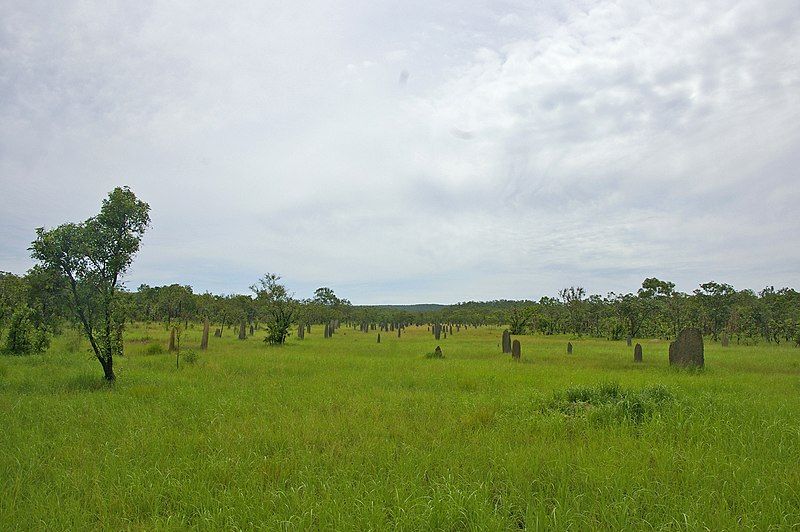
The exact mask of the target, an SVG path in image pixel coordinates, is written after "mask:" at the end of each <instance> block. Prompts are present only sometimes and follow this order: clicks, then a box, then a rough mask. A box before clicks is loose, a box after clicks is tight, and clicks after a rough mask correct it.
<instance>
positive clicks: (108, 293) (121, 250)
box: [30, 187, 150, 381]
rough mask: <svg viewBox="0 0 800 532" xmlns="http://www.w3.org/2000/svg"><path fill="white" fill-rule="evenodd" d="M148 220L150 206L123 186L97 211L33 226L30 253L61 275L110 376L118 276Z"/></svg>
mask: <svg viewBox="0 0 800 532" xmlns="http://www.w3.org/2000/svg"><path fill="white" fill-rule="evenodd" d="M149 224H150V206H149V205H148V204H147V203H144V202H143V201H140V200H139V199H137V198H136V196H135V195H134V193H133V192H132V191H131V190H130V189H129V188H128V187H117V188H115V189H114V190H112V191H111V192H110V193H109V195H108V197H107V198H106V199H105V200H103V205H102V207H101V208H100V214H98V215H97V216H94V217H92V218H89V219H88V220H86V221H85V222H83V223H79V224H75V223H67V224H63V225H60V226H58V227H56V228H55V229H51V230H45V229H44V228H42V227H40V228H38V229H36V240H34V241H33V243H32V245H31V248H30V250H31V252H32V253H31V255H32V256H33V258H34V259H36V260H38V261H39V262H40V263H41V265H42V266H43V267H46V268H49V269H51V270H53V271H54V272H55V273H57V274H58V275H59V276H61V277H62V278H63V279H65V280H66V282H67V285H68V290H69V292H70V294H71V296H72V298H71V299H72V301H71V303H72V307H73V310H74V312H75V315H76V317H77V319H78V321H79V322H80V323H81V325H82V326H83V331H84V333H85V334H86V337H87V338H88V340H89V343H90V344H91V346H92V350H93V351H94V354H95V357H97V360H98V361H99V362H100V365H101V366H102V367H103V374H104V376H105V378H106V379H107V380H109V381H113V380H114V379H115V378H116V376H115V375H114V355H120V354H122V330H123V327H124V322H125V320H124V318H125V316H124V315H123V312H122V309H121V305H120V304H119V303H120V301H119V300H120V297H119V289H120V286H121V284H122V277H123V275H124V274H125V272H127V270H128V268H129V267H130V265H131V262H132V261H133V256H134V255H135V254H136V252H137V251H139V244H140V242H141V240H142V236H143V235H144V232H145V230H146V229H147V227H148V226H149Z"/></svg>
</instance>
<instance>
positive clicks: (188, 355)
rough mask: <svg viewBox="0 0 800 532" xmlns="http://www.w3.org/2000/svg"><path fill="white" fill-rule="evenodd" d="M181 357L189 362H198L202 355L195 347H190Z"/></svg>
mask: <svg viewBox="0 0 800 532" xmlns="http://www.w3.org/2000/svg"><path fill="white" fill-rule="evenodd" d="M181 358H183V361H184V362H186V363H187V364H196V363H197V361H198V360H200V355H198V354H197V352H196V351H195V350H193V349H188V350H186V351H184V352H183V353H181Z"/></svg>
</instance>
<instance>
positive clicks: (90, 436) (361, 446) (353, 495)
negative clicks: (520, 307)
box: [0, 325, 800, 530]
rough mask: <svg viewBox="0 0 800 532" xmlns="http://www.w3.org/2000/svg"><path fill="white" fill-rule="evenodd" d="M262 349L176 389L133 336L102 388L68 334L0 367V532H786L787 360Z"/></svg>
mask: <svg viewBox="0 0 800 532" xmlns="http://www.w3.org/2000/svg"><path fill="white" fill-rule="evenodd" d="M199 334H200V329H199V327H195V328H193V329H191V330H189V331H187V333H186V335H185V337H184V341H183V344H184V346H190V345H191V346H194V347H196V346H197V345H199ZM256 335H257V336H256V337H252V338H249V339H247V340H245V341H239V340H236V339H235V335H234V334H233V331H232V330H230V331H229V330H226V331H225V337H223V338H222V339H218V338H211V343H210V348H209V350H208V351H207V352H203V353H200V357H199V360H198V361H196V362H195V363H193V364H190V363H187V362H186V361H184V362H183V363H182V364H181V366H180V368H178V369H176V367H175V357H174V355H171V354H168V353H165V352H162V353H158V351H159V348H158V347H152V346H153V345H159V346H164V347H166V343H167V338H168V334H167V332H166V331H165V330H164V328H163V327H159V326H149V327H148V326H144V325H139V326H134V327H132V328H131V329H130V330H129V331H128V336H127V339H126V353H127V356H126V357H124V358H122V359H120V360H118V361H117V367H116V369H117V375H118V381H117V383H116V384H115V385H113V386H111V387H109V386H107V385H105V384H103V383H102V381H101V379H100V376H101V374H102V373H101V368H100V366H99V364H97V362H96V361H95V360H92V359H91V357H90V356H89V354H88V352H87V351H86V346H85V345H84V344H82V343H81V342H80V341H79V340H78V339H77V337H75V336H72V335H66V336H64V337H62V338H59V339H57V340H56V341H55V342H54V344H53V346H52V347H51V349H50V350H49V351H48V352H47V353H46V354H44V355H42V356H29V357H0V423H2V431H0V529H3V530H9V529H16V528H19V529H45V528H47V529H71V530H82V529H90V528H110V529H125V528H131V529H140V530H152V529H182V528H190V527H191V528H201V529H221V528H224V529H234V528H242V529H250V528H256V527H263V528H268V529H281V528H286V529H316V530H328V529H340V530H384V529H388V528H400V529H405V530H420V529H448V530H471V529H497V530H501V529H518V528H524V527H526V528H528V529H544V528H553V529H560V530H566V529H573V530H587V529H677V530H681V529H687V530H698V529H702V528H704V527H706V528H708V529H711V530H725V529H727V530H731V529H747V528H753V529H758V530H766V529H770V528H774V529H788V528H798V527H800V350H798V349H794V348H792V347H788V346H786V347H784V346H768V345H760V346H750V347H738V346H731V347H729V348H725V349H723V348H722V347H720V346H719V345H716V344H712V343H710V342H708V341H707V343H706V364H707V369H706V370H705V371H702V372H691V371H679V370H674V369H670V368H669V367H668V364H667V344H666V343H665V342H661V341H648V340H646V341H642V344H643V346H644V363H643V364H634V362H633V360H632V359H633V355H632V349H631V348H628V347H626V346H625V343H624V342H609V341H604V340H590V339H571V340H572V343H573V344H574V345H575V353H574V354H573V355H571V356H568V355H566V353H565V347H566V342H567V340H570V339H569V338H566V337H539V336H523V337H519V339H520V340H521V342H522V353H523V354H522V358H523V360H522V362H521V363H514V362H512V361H511V359H510V357H509V356H507V355H506V356H504V355H502V354H501V353H500V348H499V340H500V331H499V330H498V329H494V328H481V329H477V330H476V329H469V330H468V331H463V330H462V331H461V332H459V333H456V334H454V335H451V336H450V337H448V338H447V339H442V340H441V341H440V342H435V341H434V340H433V338H432V337H431V335H430V333H428V332H427V331H426V330H425V328H424V327H422V328H420V329H414V328H412V329H410V330H408V331H407V333H406V334H404V335H403V337H402V338H401V339H398V338H397V337H396V335H395V334H392V333H384V334H383V335H382V341H381V343H380V344H377V343H376V341H375V334H374V333H369V334H364V333H359V332H357V331H353V330H352V329H350V330H348V329H346V328H344V327H343V328H342V329H340V330H339V332H338V333H337V335H336V336H335V337H334V338H332V339H328V340H325V339H323V338H322V329H321V327H319V326H317V327H315V328H314V330H313V332H312V334H311V335H308V336H307V337H306V339H305V340H304V341H298V340H296V339H294V338H291V339H290V341H289V343H288V344H287V345H285V346H283V347H268V346H266V345H265V344H264V343H263V342H261V341H259V337H258V332H257V333H256ZM437 343H438V344H439V345H441V346H442V349H443V351H444V356H445V358H444V359H441V360H436V359H433V360H432V359H427V358H425V354H426V353H428V352H431V351H433V348H434V347H435V346H436V345H437Z"/></svg>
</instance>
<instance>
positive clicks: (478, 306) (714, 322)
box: [0, 268, 800, 346]
mask: <svg viewBox="0 0 800 532" xmlns="http://www.w3.org/2000/svg"><path fill="white" fill-rule="evenodd" d="M276 286H279V287H280V288H282V289H283V294H284V295H283V298H284V301H285V303H287V304H290V305H289V306H287V307H286V308H290V309H291V313H290V316H289V320H290V321H291V323H292V324H293V325H299V324H304V325H311V324H324V323H330V322H332V321H336V322H337V323H351V324H363V323H367V324H376V325H381V324H383V325H388V324H403V325H412V324H416V325H424V324H430V323H452V324H467V325H472V326H479V325H505V326H508V327H509V328H510V330H511V332H512V333H513V334H526V333H540V334H545V335H552V334H572V335H576V336H583V335H585V336H593V337H602V338H608V339H612V340H620V339H624V338H626V337H628V336H630V337H636V338H645V337H646V338H664V339H669V338H674V337H675V336H676V335H677V333H678V332H679V331H680V330H681V329H683V328H684V327H688V326H692V327H697V328H699V329H700V330H701V331H702V332H703V334H705V335H708V336H710V337H712V338H713V339H715V340H716V339H718V338H720V337H721V336H722V335H727V336H729V337H730V338H731V339H733V340H734V341H738V342H747V343H750V342H754V341H758V340H763V341H766V342H774V343H781V342H793V343H795V344H799V345H800V293H798V292H797V291H795V290H794V289H791V288H781V289H775V288H774V287H767V288H764V289H763V290H761V291H759V292H754V291H752V290H739V291H737V290H735V289H734V288H733V287H732V286H731V285H728V284H724V283H716V282H708V283H704V284H702V285H700V286H699V288H697V289H696V290H694V291H693V292H692V293H690V294H686V293H682V292H679V291H676V290H675V285H674V283H671V282H668V281H662V280H659V279H656V278H649V279H645V280H644V282H643V283H642V286H641V288H639V289H638V290H637V291H636V292H631V293H626V294H614V293H611V294H608V295H606V296H599V295H586V293H585V291H584V290H583V289H582V288H580V287H570V288H566V289H564V290H561V291H560V292H559V294H557V296H555V297H542V298H541V299H540V300H539V301H533V300H519V301H512V300H496V301H470V302H464V303H458V304H455V305H449V306H444V307H438V308H432V309H428V310H409V309H413V308H414V307H413V306H411V307H402V306H397V307H393V306H359V305H353V304H351V303H350V301H348V300H347V299H344V298H340V297H339V296H337V295H336V294H335V293H334V291H333V290H332V289H330V288H328V287H321V288H319V289H317V290H316V291H315V293H314V295H313V296H312V297H311V298H307V299H297V298H293V297H291V296H290V295H289V293H288V292H287V291H286V290H285V287H283V285H280V284H277V279H276ZM261 295H263V292H262V293H259V291H258V290H257V287H256V286H254V287H253V293H252V294H234V295H217V294H211V293H208V292H205V293H195V292H194V290H193V289H192V287H191V286H188V285H179V284H173V285H167V286H148V285H141V286H139V287H138V288H137V289H136V290H135V291H130V290H122V291H120V292H119V293H118V304H117V307H116V312H118V313H120V314H121V315H122V316H124V318H123V319H124V321H128V322H134V321H140V322H150V323H153V322H155V323H163V324H164V326H165V327H167V328H169V327H171V326H173V325H175V324H182V325H183V326H184V327H186V326H188V325H189V323H198V322H203V321H205V320H208V321H209V322H211V323H212V324H214V325H215V326H216V327H217V328H220V329H221V331H225V330H226V329H230V328H232V327H233V328H235V329H237V328H238V327H239V326H240V325H241V324H243V323H244V324H245V325H246V326H248V327H249V326H251V325H254V326H255V327H256V328H259V325H264V326H265V327H267V326H268V324H269V322H270V320H271V318H270V315H269V311H270V309H271V308H272V307H273V306H274V304H273V305H270V304H268V302H266V303H265V301H262V299H263V298H261V297H260V296H261ZM67 296H68V294H67V293H66V290H65V287H64V286H63V282H62V281H60V280H59V279H58V278H57V277H56V276H53V275H50V274H48V273H47V271H46V270H43V269H41V268H34V269H32V270H31V271H30V272H28V274H27V275H25V276H18V275H14V274H11V273H6V272H0V333H2V331H4V330H7V329H8V328H9V327H10V326H11V324H12V323H14V322H15V320H16V321H17V322H19V321H20V320H27V321H28V322H29V323H30V328H31V331H32V332H31V335H30V337H31V342H38V345H40V346H41V345H46V342H44V341H43V340H42V331H45V332H47V333H48V334H53V333H58V332H59V330H60V328H61V327H63V326H64V324H68V323H70V322H74V321H76V317H75V316H74V315H73V306H72V305H70V302H69V298H68V297H67ZM423 308H424V307H423ZM286 332H287V331H284V333H286ZM223 334H224V332H223ZM43 342H44V343H43ZM278 343H280V341H279V342H278Z"/></svg>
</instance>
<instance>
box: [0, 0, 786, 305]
mask: <svg viewBox="0 0 800 532" xmlns="http://www.w3.org/2000/svg"><path fill="white" fill-rule="evenodd" d="M0 9H2V11H3V13H2V14H3V17H2V20H3V23H2V29H0V67H1V68H0V186H1V187H2V189H3V190H4V191H5V194H4V195H3V196H2V198H0V208H2V212H1V213H0V224H2V227H4V228H6V230H7V231H8V236H7V237H4V238H3V239H2V241H0V262H1V264H0V269H12V270H18V271H19V270H22V269H24V268H26V267H27V266H28V265H29V264H30V261H29V260H28V259H27V257H26V255H27V252H26V251H25V248H26V247H27V244H28V242H29V241H30V239H31V238H32V235H33V232H32V229H33V227H35V226H37V225H42V224H46V225H55V224H57V223H61V222H63V221H66V220H74V219H81V218H85V217H87V216H89V215H90V214H92V212H94V210H96V209H97V207H98V205H99V201H100V199H101V198H102V196H103V195H104V194H105V193H106V192H107V191H108V190H109V189H110V188H112V187H113V186H115V185H117V184H121V183H127V184H130V185H132V187H133V188H134V190H135V191H136V193H137V194H138V195H139V196H140V197H142V198H143V199H145V200H146V201H149V202H150V203H151V205H152V206H153V220H154V224H153V228H152V230H151V232H150V233H149V234H148V235H147V237H146V242H145V245H144V248H143V251H142V252H141V255H140V257H139V259H138V260H137V262H136V264H135V270H134V271H133V272H132V275H131V282H132V283H136V282H150V283H162V282H174V281H179V282H191V283H193V284H195V285H196V286H197V287H198V288H199V289H212V290H216V291H242V290H245V289H246V287H247V286H248V285H249V284H250V283H251V282H252V281H253V280H254V279H255V278H256V277H257V276H258V275H260V274H261V273H263V271H266V270H270V271H278V272H280V273H282V274H283V275H284V277H285V278H286V279H287V280H288V281H289V282H290V283H294V285H295V286H296V287H297V290H298V292H302V291H303V290H307V291H310V290H313V288H315V287H316V286H319V285H330V286H333V287H334V288H336V287H337V286H339V287H342V288H341V289H340V290H339V291H341V292H342V295H344V296H345V297H349V298H350V299H352V300H353V301H355V302H370V303H371V302H380V301H396V302H414V301H427V300H438V301H456V300H461V299H467V298H497V297H539V296H541V295H545V294H554V293H555V291H556V290H557V289H558V288H560V287H561V286H563V285H568V284H575V283H580V284H584V285H586V286H587V288H588V289H590V290H591V291H596V292H606V291H609V290H615V291H620V290H633V289H635V288H636V285H637V284H638V283H639V282H640V281H641V279H642V278H643V277H644V276H649V275H658V276H660V277H664V278H668V279H672V280H675V281H677V282H678V283H679V287H681V288H683V289H685V290H690V289H692V288H693V287H694V286H695V285H696V284H697V283H699V282H702V281H706V280H708V279H710V278H715V279H719V280H725V281H729V282H733V283H734V284H736V285H737V286H740V287H745V286H746V287H754V288H757V287H759V286H761V285H763V284H767V283H769V284H776V285H780V284H791V283H792V282H793V280H794V279H796V278H797V277H798V273H800V271H798V267H797V266H796V264H798V263H800V262H798V259H800V245H798V244H800V242H798V238H799V237H798V236H797V233H796V230H795V231H793V230H792V228H795V229H796V227H798V225H800V224H798V222H800V215H798V214H797V211H796V209H795V208H794V206H795V205H796V204H797V201H798V200H800V197H799V196H800V192H798V188H797V186H796V181H797V170H796V169H797V168H798V167H800V160H798V159H799V158H800V156H798V155H796V154H797V153H798V149H797V148H798V144H799V143H800V126H798V124H800V120H798V119H800V116H799V115H800V101H798V99H799V98H800V97H798V94H800V86H799V85H800V68H799V67H800V65H798V59H797V58H796V53H795V50H797V48H798V45H800V42H799V41H800V9H798V7H797V4H796V2H794V1H793V0H786V1H781V0H772V1H769V2H766V3H764V2H756V1H749V0H748V1H741V2H736V3H731V2H727V1H726V2H703V3H698V2H688V1H687V2H671V3H668V4H665V5H657V6H654V5H650V4H643V3H641V2H634V1H624V2H606V1H599V2H575V3H570V4H564V3H562V2H555V1H553V2H549V3H548V2H545V3H543V4H540V5H537V6H535V7H534V6H528V5H527V4H520V5H517V6H510V5H504V6H498V8H497V10H493V9H491V8H488V7H486V6H485V5H481V4H474V5H471V4H464V3H457V4H452V5H448V4H437V5H430V4H427V3H422V2H420V3H419V4H415V3H413V2H412V3H408V4H404V6H403V7H402V8H401V7H398V6H397V5H393V4H378V3H373V4H369V5H360V4H357V3H354V4H353V5H349V6H348V5H338V6H337V7H336V8H333V7H330V6H325V5H324V4H318V5H313V6H305V5H304V6H293V5H291V4H289V5H287V4H283V3H275V4H273V5H265V4H262V3H260V2H254V3H252V4H239V5H237V7H236V8H235V9H231V8H227V7H226V8H222V7H219V6H217V4H213V3H208V4H191V5H188V4H187V5H184V6H181V5H176V4H172V3H161V2H156V3H153V4H130V3H119V4H116V5H113V4H109V5H103V6H99V7H98V6H96V5H95V6H91V8H90V7H88V6H87V5H85V4H81V3H71V2H65V3H62V4H59V5H58V6H56V7H53V6H37V5H35V4H28V3H19V4H17V5H14V6H6V7H4V8H0ZM398 80H406V81H407V82H404V81H400V82H399V81H398Z"/></svg>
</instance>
